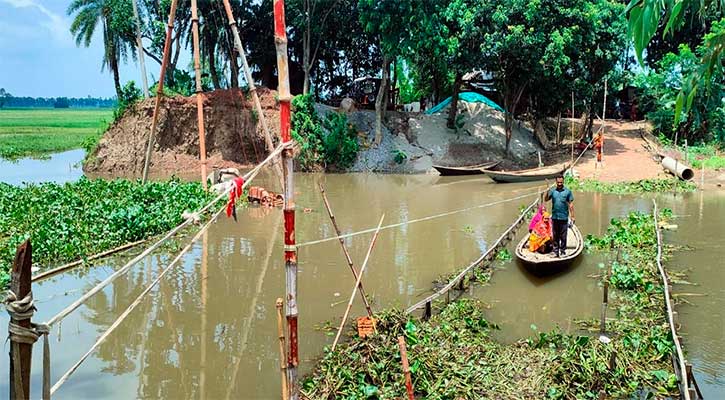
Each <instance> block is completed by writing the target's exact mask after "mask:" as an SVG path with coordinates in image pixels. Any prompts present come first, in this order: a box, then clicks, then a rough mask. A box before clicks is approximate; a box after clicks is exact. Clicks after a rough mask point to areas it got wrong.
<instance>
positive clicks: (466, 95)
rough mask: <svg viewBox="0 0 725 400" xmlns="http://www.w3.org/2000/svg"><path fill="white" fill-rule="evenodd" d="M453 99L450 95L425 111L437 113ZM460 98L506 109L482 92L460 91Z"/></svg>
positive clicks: (501, 109)
mask: <svg viewBox="0 0 725 400" xmlns="http://www.w3.org/2000/svg"><path fill="white" fill-rule="evenodd" d="M452 100H453V98H452V97H449V98H447V99H445V100H443V101H442V102H441V103H440V104H438V105H436V106H435V107H433V108H431V109H430V110H428V111H426V112H425V113H426V114H433V113H437V112H438V111H440V110H442V109H443V108H445V106H447V105H449V104H451V101H452ZM458 100H462V101H465V102H468V103H483V104H485V105H487V106H489V107H491V108H493V109H494V110H498V111H501V112H503V111H504V109H503V108H502V107H501V106H500V105H498V104H496V103H494V101H493V100H491V99H489V98H488V97H486V96H484V95H482V94H480V93H475V92H463V93H458Z"/></svg>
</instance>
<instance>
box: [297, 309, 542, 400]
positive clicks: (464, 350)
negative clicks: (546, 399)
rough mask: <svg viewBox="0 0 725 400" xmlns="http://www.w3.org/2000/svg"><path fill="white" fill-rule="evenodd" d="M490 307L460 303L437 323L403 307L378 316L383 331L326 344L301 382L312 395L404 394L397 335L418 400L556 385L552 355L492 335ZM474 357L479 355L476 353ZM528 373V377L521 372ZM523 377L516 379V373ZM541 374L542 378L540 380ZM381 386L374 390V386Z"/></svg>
mask: <svg viewBox="0 0 725 400" xmlns="http://www.w3.org/2000/svg"><path fill="white" fill-rule="evenodd" d="M484 311H485V305H483V304H481V303H480V302H477V301H475V300H470V299H466V300H460V301H455V302H452V303H451V304H449V305H448V306H445V307H444V308H443V310H442V311H441V313H440V314H438V315H435V316H433V317H432V318H431V320H430V321H427V322H423V321H417V320H413V319H411V318H410V317H409V316H406V315H404V314H403V313H402V312H400V311H384V312H382V313H379V314H377V315H376V318H377V319H378V321H377V330H378V334H376V335H373V336H371V337H368V338H366V339H360V338H359V337H357V336H354V337H353V338H352V339H351V342H350V343H349V344H345V343H342V344H340V345H339V347H338V349H336V351H335V352H331V351H329V349H326V352H325V355H324V358H323V359H322V360H321V361H320V362H319V364H318V365H317V367H316V368H315V371H314V373H313V374H312V375H311V376H309V377H307V378H306V379H304V380H303V381H302V392H303V395H305V396H306V397H307V398H310V399H325V398H336V399H367V398H369V397H368V396H370V395H371V393H372V392H373V391H374V392H375V393H376V394H375V396H373V398H381V399H392V398H403V397H405V396H404V394H405V385H404V380H403V379H401V377H402V376H403V375H402V368H401V364H400V353H399V351H398V347H397V345H396V343H397V337H399V336H403V337H405V340H406V343H407V348H408V358H409V363H410V373H411V378H412V381H413V387H414V388H415V392H416V398H424V399H457V398H463V399H482V398H542V397H543V396H544V394H545V391H546V388H547V387H548V386H550V385H551V384H553V382H552V381H551V380H550V379H549V377H547V376H546V375H545V373H544V371H545V370H546V369H547V365H548V362H549V361H550V360H551V358H552V354H551V353H550V352H548V351H546V350H532V349H530V348H527V347H525V346H521V347H520V346H506V345H501V344H499V343H496V342H495V341H494V340H492V339H491V332H492V331H494V330H496V329H498V326H497V325H496V324H494V323H492V322H490V321H488V320H487V319H486V317H485V312H484ZM474 355H475V356H474ZM522 370H526V371H527V373H526V374H517V373H516V372H515V371H522ZM514 376H517V377H519V379H518V380H517V382H516V384H512V377H514ZM537 378H538V379H537ZM373 388H374V389H373Z"/></svg>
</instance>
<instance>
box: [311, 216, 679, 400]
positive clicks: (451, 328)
mask: <svg viewBox="0 0 725 400" xmlns="http://www.w3.org/2000/svg"><path fill="white" fill-rule="evenodd" d="M670 215H671V213H670V212H669V211H667V210H663V212H662V217H663V218H664V217H668V216H670ZM588 247H589V249H590V251H608V250H609V249H611V248H618V249H620V252H621V254H620V255H621V257H620V260H619V261H618V262H617V263H616V264H615V265H614V266H613V274H612V277H611V278H610V281H609V282H610V287H611V289H610V308H609V310H610V312H609V319H608V335H609V337H610V338H611V339H612V341H611V342H610V343H609V344H604V343H602V342H600V341H599V340H598V334H597V333H596V332H597V331H598V329H597V328H598V321H597V319H596V318H591V319H585V320H580V321H578V326H579V328H580V331H579V332H578V333H573V334H566V333H562V332H561V331H559V330H554V331H551V332H539V333H537V334H536V335H535V336H534V337H531V338H529V339H526V340H522V341H519V342H518V343H516V344H513V345H504V344H500V343H498V342H496V341H495V340H493V339H492V338H491V331H492V330H494V329H498V327H497V326H496V325H495V323H493V322H490V321H488V320H487V319H486V316H485V307H484V306H483V305H482V304H480V303H479V302H477V301H476V300H471V299H464V300H459V301H456V302H453V303H451V304H449V305H448V306H445V307H444V308H443V310H442V312H441V313H440V314H438V315H435V316H434V317H432V318H431V319H430V320H429V321H427V322H423V321H418V320H416V319H414V318H412V317H411V316H409V315H404V314H403V313H402V312H401V311H395V310H394V311H385V312H381V313H379V314H378V316H377V317H378V318H379V323H378V324H377V328H378V332H379V334H377V335H374V336H372V337H369V338H367V339H361V338H359V337H358V336H357V335H354V336H352V338H351V340H349V341H348V342H347V343H343V344H342V345H341V346H340V347H338V349H339V350H338V351H336V352H331V351H330V350H329V349H328V348H326V349H325V354H324V357H323V358H322V359H321V360H320V361H319V363H318V364H317V366H316V368H315V370H314V372H313V373H312V374H311V375H310V376H308V377H307V378H306V379H304V381H303V383H302V390H303V395H304V397H305V398H307V399H333V398H340V399H392V398H406V396H405V388H404V376H403V372H402V367H401V362H400V355H399V352H398V348H397V340H396V338H397V336H399V335H402V336H405V337H406V341H407V343H408V357H409V361H410V365H411V367H410V369H411V375H412V380H413V387H414V388H415V392H416V397H417V398H426V399H479V398H491V399H493V398H495V399H598V398H599V393H600V391H603V392H605V393H606V396H607V397H606V398H617V399H618V398H634V397H636V398H654V397H656V396H657V397H667V396H672V397H673V398H676V397H677V384H676V377H675V375H674V373H673V370H672V365H671V362H670V356H671V354H672V346H673V342H672V338H671V337H670V334H669V330H668V328H667V324H666V318H665V315H664V311H663V309H664V298H663V286H662V285H661V283H660V281H659V275H658V272H657V267H656V265H655V254H656V236H655V231H654V218H653V217H652V216H651V215H645V214H641V213H631V214H630V215H629V216H627V217H625V218H621V219H616V220H613V221H612V224H611V226H610V227H609V229H608V231H607V233H606V234H605V235H604V236H602V237H591V236H590V237H589V238H588ZM669 252H670V249H666V253H668V254H669ZM612 258H615V257H612ZM603 276H606V275H604V274H603ZM599 279H601V278H599ZM582 317H586V316H582ZM614 351H616V353H617V356H616V358H615V363H614V364H613V365H611V366H610V364H609V363H610V360H611V356H612V353H613V352H614Z"/></svg>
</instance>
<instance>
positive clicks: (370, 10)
mask: <svg viewBox="0 0 725 400" xmlns="http://www.w3.org/2000/svg"><path fill="white" fill-rule="evenodd" d="M414 1H415V0H384V1H379V0H360V2H359V3H358V4H359V5H358V7H359V9H360V21H361V22H362V24H363V26H364V27H365V30H366V31H367V32H369V33H371V34H373V35H375V36H377V39H378V46H379V47H380V51H381V53H382V56H383V62H382V66H381V70H382V74H381V75H382V77H381V80H380V88H379V90H378V95H377V97H376V98H375V144H376V145H378V144H380V142H381V141H382V140H383V133H382V132H383V117H384V114H385V109H386V108H387V104H386V103H385V100H386V99H387V92H388V77H389V74H390V64H391V62H392V61H393V59H394V58H395V57H397V56H398V55H399V54H400V53H401V50H402V49H401V47H402V45H403V43H404V42H405V40H406V39H407V38H408V36H409V27H410V23H411V17H412V16H413V3H414Z"/></svg>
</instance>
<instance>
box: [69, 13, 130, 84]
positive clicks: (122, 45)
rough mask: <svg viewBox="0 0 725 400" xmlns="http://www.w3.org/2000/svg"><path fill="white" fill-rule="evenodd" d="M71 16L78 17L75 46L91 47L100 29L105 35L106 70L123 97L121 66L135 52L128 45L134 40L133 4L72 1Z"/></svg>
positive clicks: (71, 28)
mask: <svg viewBox="0 0 725 400" xmlns="http://www.w3.org/2000/svg"><path fill="white" fill-rule="evenodd" d="M67 14H68V15H73V14H75V17H74V19H73V22H72V23H71V26H70V31H71V33H72V34H73V36H74V37H75V40H76V45H78V46H80V45H84V46H85V47H88V46H90V44H91V41H92V39H93V34H94V33H95V32H96V29H97V28H98V26H100V27H101V29H102V33H103V48H104V52H103V64H102V65H103V68H108V69H109V70H111V73H112V74H113V85H114V87H115V89H116V95H117V97H119V98H120V97H121V78H120V76H119V72H118V68H119V63H120V62H121V61H123V60H125V59H126V58H127V56H128V55H129V54H130V55H131V56H132V57H133V50H132V48H130V47H129V46H130V45H131V44H132V43H133V42H134V41H135V37H134V26H133V22H132V21H133V10H132V8H131V4H130V3H128V2H127V1H122V0H73V1H72V2H71V4H70V5H69V6H68V10H67Z"/></svg>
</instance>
